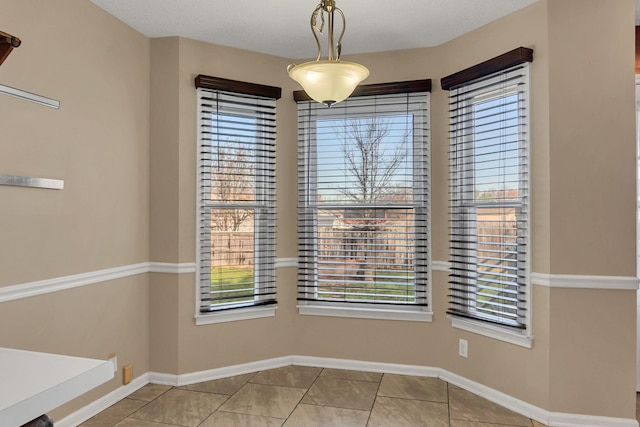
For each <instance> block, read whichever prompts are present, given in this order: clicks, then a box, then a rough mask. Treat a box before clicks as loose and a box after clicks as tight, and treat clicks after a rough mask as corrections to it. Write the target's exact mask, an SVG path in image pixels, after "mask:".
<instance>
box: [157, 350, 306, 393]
mask: <svg viewBox="0 0 640 427" xmlns="http://www.w3.org/2000/svg"><path fill="white" fill-rule="evenodd" d="M290 365H295V363H293V359H292V356H283V357H276V358H273V359H265V360H259V361H257V362H249V363H242V364H240V365H231V366H225V367H222V368H216V369H209V370H206V371H199V372H192V373H189V374H180V375H173V374H163V373H159V372H150V373H149V382H151V383H154V384H164V385H172V386H175V387H178V386H183V385H189V384H196V383H201V382H204V381H211V380H217V379H220V378H228V377H233V376H235V375H243V374H249V373H252V372H258V371H264V370H266V369H275V368H281V367H283V366H290Z"/></svg>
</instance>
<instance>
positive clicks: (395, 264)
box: [298, 81, 430, 307]
mask: <svg viewBox="0 0 640 427" xmlns="http://www.w3.org/2000/svg"><path fill="white" fill-rule="evenodd" d="M372 86H375V85H372ZM429 88H430V81H429ZM429 176H430V175H429V93H428V92H417V93H393V94H385V95H370V96H357V97H351V98H349V99H347V100H346V101H344V102H342V103H339V104H336V105H334V106H332V107H331V108H327V107H325V106H323V105H321V104H318V103H316V102H304V101H303V102H299V103H298V186H299V187H298V188H299V193H298V239H299V240H298V241H299V250H298V255H299V268H298V271H299V292H298V300H299V301H300V302H301V304H308V303H311V302H313V303H321V304H322V303H328V304H331V305H336V304H339V305H344V304H350V306H351V307H355V306H357V305H360V306H371V305H372V304H377V305H393V306H407V305H412V306H424V307H426V306H427V305H428V304H429V301H428V298H427V295H428V293H427V285H428V281H429V278H430V265H429V263H430V240H429V239H430V236H429Z"/></svg>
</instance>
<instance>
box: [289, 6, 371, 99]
mask: <svg viewBox="0 0 640 427" xmlns="http://www.w3.org/2000/svg"><path fill="white" fill-rule="evenodd" d="M336 12H337V13H338V14H339V15H340V17H341V18H342V31H341V32H340V36H339V37H338V42H337V43H335V44H334V36H333V29H334V15H335V13H336ZM325 15H326V16H327V18H326V23H327V27H328V29H327V36H328V43H327V48H328V54H327V59H320V58H321V57H322V46H321V44H320V39H318V35H317V34H316V32H318V33H320V34H322V31H323V30H324V25H325ZM346 26H347V21H346V19H345V17H344V13H342V10H340V9H339V8H337V7H336V3H335V1H334V0H321V1H320V4H319V5H318V6H316V8H315V10H314V11H313V13H312V14H311V32H312V33H313V37H314V38H315V39H316V44H317V45H318V57H317V58H316V60H315V61H310V62H305V63H304V64H300V65H295V64H291V65H289V66H288V67H287V72H288V73H289V77H291V78H292V79H293V80H295V81H297V82H298V83H300V85H301V86H302V88H303V89H304V90H305V92H307V94H308V95H309V96H310V97H311V98H313V99H314V100H316V101H318V102H320V103H323V104H325V105H327V106H329V107H330V106H331V105H333V104H335V103H336V102H340V101H343V100H344V99H346V98H348V97H349V95H351V93H353V91H354V90H355V88H356V86H358V84H360V82H362V81H363V80H364V79H366V78H367V77H369V70H368V69H367V68H366V67H364V66H362V65H360V64H356V63H355V62H347V61H341V60H340V54H341V53H342V36H344V30H345V28H346Z"/></svg>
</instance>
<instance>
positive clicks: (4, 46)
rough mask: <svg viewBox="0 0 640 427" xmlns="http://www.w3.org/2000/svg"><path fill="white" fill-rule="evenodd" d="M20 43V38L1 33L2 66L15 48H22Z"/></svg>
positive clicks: (0, 55)
mask: <svg viewBox="0 0 640 427" xmlns="http://www.w3.org/2000/svg"><path fill="white" fill-rule="evenodd" d="M20 43H21V41H20V39H19V38H17V37H15V36H12V35H11V34H7V33H4V32H2V31H0V65H1V64H2V63H3V62H4V60H5V59H7V57H8V56H9V54H10V53H11V51H12V50H13V49H14V48H16V47H18V46H20Z"/></svg>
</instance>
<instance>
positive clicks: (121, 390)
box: [54, 372, 149, 427]
mask: <svg viewBox="0 0 640 427" xmlns="http://www.w3.org/2000/svg"><path fill="white" fill-rule="evenodd" d="M147 384H149V373H148V372H147V373H146V374H142V375H140V376H139V377H136V378H135V379H133V380H132V381H131V382H130V383H129V384H127V385H123V386H121V387H118V388H117V389H115V390H113V391H112V392H111V393H109V394H106V395H104V396H102V397H101V398H99V399H98V400H94V401H93V402H91V403H90V404H88V405H87V406H85V407H83V408H81V409H79V410H77V411H76V412H74V413H72V414H70V415H67V416H66V417H64V418H63V419H61V420H60V421H55V420H54V421H55V427H75V426H77V425H79V424H82V423H83V422H85V421H87V420H88V419H89V418H91V417H93V416H95V415H96V414H99V413H100V412H102V411H104V410H105V409H107V408H108V407H109V406H111V405H113V404H115V403H118V402H119V401H121V400H122V399H124V398H125V397H127V396H129V395H130V394H131V393H133V392H134V391H136V390H138V389H140V388H142V387H144V386H145V385H147Z"/></svg>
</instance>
